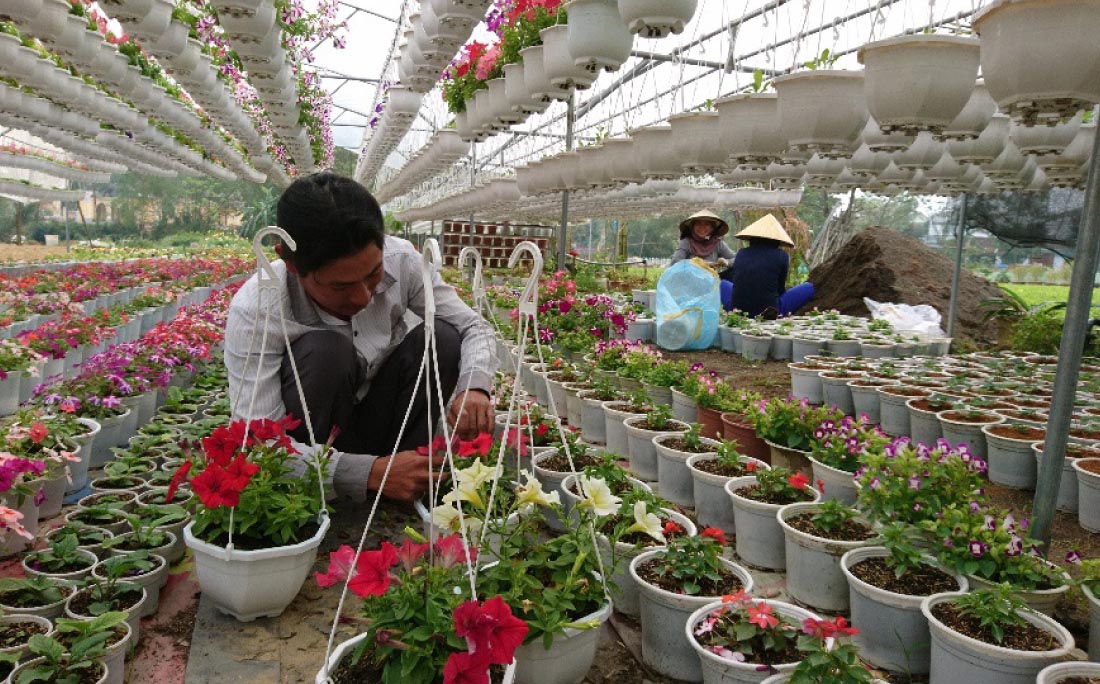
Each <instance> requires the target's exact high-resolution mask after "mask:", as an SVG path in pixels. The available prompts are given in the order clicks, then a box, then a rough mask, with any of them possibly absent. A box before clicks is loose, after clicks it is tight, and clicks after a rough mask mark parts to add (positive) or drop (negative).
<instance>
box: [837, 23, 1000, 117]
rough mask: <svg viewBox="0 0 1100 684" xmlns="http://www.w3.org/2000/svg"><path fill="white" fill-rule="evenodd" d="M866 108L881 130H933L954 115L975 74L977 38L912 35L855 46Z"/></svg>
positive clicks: (960, 109)
mask: <svg viewBox="0 0 1100 684" xmlns="http://www.w3.org/2000/svg"><path fill="white" fill-rule="evenodd" d="M858 57H859V61H860V63H861V64H863V71H864V94H865V96H866V98H867V109H868V111H869V112H870V114H871V116H873V117H874V118H875V121H876V122H878V126H879V128H880V129H881V130H882V131H883V132H884V133H893V132H895V131H900V132H903V133H908V134H915V133H917V132H918V131H933V132H935V133H938V132H940V131H942V130H943V129H944V128H946V127H947V126H948V125H950V124H951V122H952V121H954V120H955V117H956V116H958V115H959V114H960V113H961V112H962V110H963V108H964V107H965V106H966V104H967V102H968V101H969V100H970V94H971V92H972V91H973V90H974V82H975V80H976V79H977V77H978V61H979V41H977V40H976V39H974V38H965V37H962V36H951V35H937V34H915V35H909V36H899V37H896V38H888V39H886V40H880V41H875V42H873V43H868V44H867V45H864V46H863V47H861V48H860V49H859V53H858Z"/></svg>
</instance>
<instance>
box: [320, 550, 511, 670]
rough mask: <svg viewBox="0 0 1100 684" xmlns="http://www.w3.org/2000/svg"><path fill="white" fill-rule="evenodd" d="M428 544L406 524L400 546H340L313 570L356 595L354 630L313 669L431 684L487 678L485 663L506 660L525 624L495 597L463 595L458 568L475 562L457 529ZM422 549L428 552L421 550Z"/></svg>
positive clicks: (462, 571) (325, 582)
mask: <svg viewBox="0 0 1100 684" xmlns="http://www.w3.org/2000/svg"><path fill="white" fill-rule="evenodd" d="M432 546H433V545H432V544H430V543H429V542H428V541H427V540H426V539H424V538H423V537H421V536H420V535H419V534H417V533H416V532H415V531H412V530H408V529H407V530H406V537H405V539H404V540H403V541H402V543H401V545H400V546H394V545H393V544H391V543H390V542H382V544H381V546H380V547H379V548H378V549H375V550H370V551H364V552H362V553H360V554H358V555H356V553H355V550H354V549H352V548H351V547H349V546H341V547H340V548H339V549H338V550H336V551H333V552H332V553H331V554H330V555H329V566H328V570H327V571H326V572H325V573H324V574H321V573H316V575H315V577H316V580H317V583H318V584H319V585H320V586H322V587H329V586H332V585H334V584H336V583H337V582H342V581H347V588H348V589H349V590H350V591H351V592H352V593H353V594H355V595H356V596H358V597H359V598H361V599H362V600H363V603H362V607H361V609H360V611H359V615H358V616H357V617H355V618H351V619H352V621H353V622H355V623H358V624H362V625H363V632H362V634H360V635H358V636H356V637H354V638H353V639H351V640H349V641H346V642H344V643H343V644H341V645H340V646H339V647H338V648H337V649H336V650H335V651H334V652H333V653H332V656H331V657H330V658H328V660H327V662H326V665H325V667H324V668H323V669H322V670H321V671H320V672H319V673H318V674H317V681H318V682H324V681H326V678H327V677H331V678H332V681H334V682H337V683H338V684H339V683H341V682H353V681H380V682H381V681H401V682H409V683H410V684H435V683H436V682H438V681H439V676H440V674H441V673H442V677H443V681H444V682H446V683H447V684H452V683H456V682H477V681H483V682H486V683H487V682H488V681H489V677H488V671H489V668H490V667H494V666H503V665H507V664H509V663H511V662H512V660H513V656H514V654H515V651H516V648H517V647H518V646H519V645H520V644H521V643H523V640H524V638H525V637H526V636H527V633H528V626H527V623H525V622H524V621H523V620H521V619H519V618H517V617H515V616H514V615H513V613H512V610H511V608H509V606H508V604H507V603H505V602H504V600H503V599H502V598H501V597H500V596H494V597H492V598H490V599H488V600H485V601H480V600H478V597H477V596H473V597H471V596H470V590H471V585H470V584H469V582H468V579H467V576H466V573H467V571H468V564H472V563H475V562H476V561H477V555H478V554H477V551H476V549H474V548H468V547H467V546H466V544H464V543H463V541H462V537H461V536H460V535H457V534H455V535H448V536H444V537H441V538H440V539H439V540H438V541H437V542H436V543H435V544H434V548H431V547H432ZM429 551H431V552H430V553H429Z"/></svg>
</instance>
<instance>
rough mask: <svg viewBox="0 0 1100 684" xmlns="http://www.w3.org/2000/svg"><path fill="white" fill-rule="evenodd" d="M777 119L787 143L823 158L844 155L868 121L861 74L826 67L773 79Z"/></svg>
mask: <svg viewBox="0 0 1100 684" xmlns="http://www.w3.org/2000/svg"><path fill="white" fill-rule="evenodd" d="M772 83H774V85H775V89H776V91H777V92H778V93H779V120H780V124H781V130H782V133H783V136H784V137H785V138H786V139H787V143H788V146H789V147H790V148H792V149H794V150H798V151H802V152H813V153H817V154H819V155H821V156H822V157H826V158H837V157H846V156H848V155H850V154H851V153H852V152H853V151H855V149H856V142H857V141H858V139H859V135H860V133H862V132H863V128H864V126H865V125H866V124H867V117H868V113H867V105H866V102H865V100H864V96H863V73H862V72H859V71H844V70H839V69H825V70H816V71H800V72H797V73H793V74H788V75H786V76H780V77H778V78H776V79H775V80H774V81H773V82H772Z"/></svg>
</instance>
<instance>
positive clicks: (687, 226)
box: [680, 209, 730, 238]
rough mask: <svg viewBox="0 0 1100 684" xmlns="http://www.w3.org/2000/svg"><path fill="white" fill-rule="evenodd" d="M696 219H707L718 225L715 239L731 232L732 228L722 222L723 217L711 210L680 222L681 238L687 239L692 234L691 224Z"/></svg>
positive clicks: (699, 212)
mask: <svg viewBox="0 0 1100 684" xmlns="http://www.w3.org/2000/svg"><path fill="white" fill-rule="evenodd" d="M695 219H707V220H708V221H714V223H716V224H717V225H718V229H717V230H715V231H714V237H719V238H720V237H722V236H723V235H725V234H726V233H728V232H730V226H729V224H728V223H726V222H725V221H723V220H722V217H721V216H719V215H718V214H715V213H714V212H713V211H710V210H709V209H704V210H702V211H698V212H696V213H694V214H692V215H691V216H689V217H687V218H686V219H684V220H683V221H681V222H680V237H687V236H688V234H689V233H690V232H691V223H692V221H694V220H695Z"/></svg>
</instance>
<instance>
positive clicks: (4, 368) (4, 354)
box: [0, 339, 46, 380]
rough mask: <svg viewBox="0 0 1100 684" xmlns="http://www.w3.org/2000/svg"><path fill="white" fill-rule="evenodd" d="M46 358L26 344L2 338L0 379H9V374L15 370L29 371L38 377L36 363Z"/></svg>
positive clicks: (0, 342)
mask: <svg viewBox="0 0 1100 684" xmlns="http://www.w3.org/2000/svg"><path fill="white" fill-rule="evenodd" d="M45 360H46V357H44V356H42V355H41V354H39V353H38V352H36V351H34V350H33V349H31V348H30V347H27V346H26V345H23V344H19V343H18V342H15V341H14V340H11V339H3V340H0V380H7V379H8V374H9V373H12V372H15V371H22V372H27V373H30V375H32V376H34V377H37V376H38V367H37V365H36V364H38V363H40V362H42V361H45Z"/></svg>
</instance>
